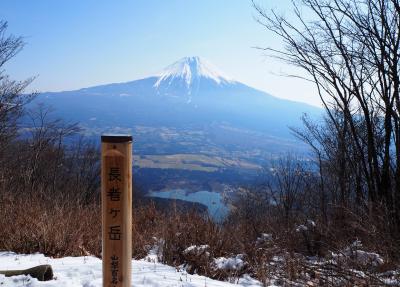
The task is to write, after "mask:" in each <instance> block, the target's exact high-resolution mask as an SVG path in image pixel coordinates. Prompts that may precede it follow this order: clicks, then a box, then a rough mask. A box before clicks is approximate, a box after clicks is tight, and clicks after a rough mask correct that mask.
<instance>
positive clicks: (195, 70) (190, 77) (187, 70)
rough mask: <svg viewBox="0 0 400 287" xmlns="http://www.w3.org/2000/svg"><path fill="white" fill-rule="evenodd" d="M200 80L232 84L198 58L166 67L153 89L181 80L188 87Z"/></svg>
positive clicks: (183, 59) (180, 61)
mask: <svg viewBox="0 0 400 287" xmlns="http://www.w3.org/2000/svg"><path fill="white" fill-rule="evenodd" d="M201 78H206V79H208V80H212V81H214V82H215V83H217V84H227V83H232V82H234V81H233V80H232V79H231V78H229V77H228V76H226V75H224V74H223V73H222V72H221V71H219V70H218V68H217V67H215V66H214V65H213V64H211V63H210V62H208V61H207V60H205V59H203V58H200V57H184V58H182V59H180V60H179V61H177V62H175V63H173V64H172V65H169V66H168V67H166V68H165V69H164V70H163V71H162V72H161V73H160V74H159V75H158V80H157V82H156V83H155V84H154V87H156V88H158V87H160V86H161V85H163V84H167V85H170V84H171V83H172V82H173V81H175V80H179V81H182V80H183V81H184V83H185V84H186V86H187V87H190V86H191V85H192V84H193V83H194V82H197V81H199V80H200V79H201Z"/></svg>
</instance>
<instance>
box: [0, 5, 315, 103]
mask: <svg viewBox="0 0 400 287" xmlns="http://www.w3.org/2000/svg"><path fill="white" fill-rule="evenodd" d="M259 2H261V3H262V5H263V6H264V7H265V8H267V9H269V8H277V9H278V10H280V11H282V12H284V13H286V12H287V11H288V10H289V7H290V4H289V3H290V1H289V0H275V1H273V0H269V1H268V0H266V1H261V0H260V1H259ZM254 16H255V10H254V9H253V7H252V4H251V1H248V0H202V1H194V0H168V1H163V0H157V1H156V0H146V1H145V0H143V1H138V0H135V1H130V0H120V1H105V0H85V1H80V0H69V1H53V0H36V1H23V0H2V2H1V8H0V19H2V20H6V21H8V24H9V29H8V30H9V32H11V33H13V34H15V35H21V36H24V38H25V42H26V46H25V48H24V50H23V51H22V52H21V53H20V54H19V55H18V56H17V57H16V58H14V59H13V60H12V61H11V62H10V63H9V64H8V65H7V66H6V67H5V68H6V70H7V72H8V73H9V74H10V75H11V76H12V77H13V78H15V79H24V78H27V77H29V76H37V78H36V79H35V81H34V82H33V84H32V85H31V89H33V90H37V91H61V90H73V89H78V88H83V87H88V86H94V85H98V84H106V83H114V82H124V81H130V80H134V79H138V78H142V77H145V76H147V75H151V74H154V73H156V72H158V71H160V70H162V69H163V68H164V67H165V66H167V65H169V64H171V63H173V62H175V61H176V60H178V59H180V58H182V57H184V56H202V57H204V58H206V59H208V60H209V61H210V62H212V63H213V64H214V65H216V66H217V67H219V69H220V70H222V71H224V72H225V74H227V75H229V76H230V77H232V78H234V79H236V80H238V81H241V82H243V83H245V84H248V85H250V86H253V87H255V88H258V89H261V90H264V91H266V92H269V93H271V94H273V95H275V96H277V97H282V98H287V99H291V100H296V101H303V102H308V103H310V104H314V105H318V104H319V99H318V96H317V95H316V92H315V89H314V87H313V86H312V85H311V84H310V83H306V82H304V81H302V80H299V79H293V78H287V77H283V76H280V75H281V74H284V73H293V72H297V71H294V70H293V68H292V67H288V66H286V65H284V64H283V63H281V62H278V61H276V60H273V59H271V58H268V57H266V56H265V55H264V54H263V52H262V51H260V50H257V49H255V48H254V47H256V46H259V47H265V46H273V47H280V45H281V43H280V42H279V39H277V38H276V37H275V36H274V35H273V34H272V33H271V32H269V31H267V30H265V28H263V27H262V26H261V25H260V24H258V23H257V22H256V21H255V20H254Z"/></svg>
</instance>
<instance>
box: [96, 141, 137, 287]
mask: <svg viewBox="0 0 400 287" xmlns="http://www.w3.org/2000/svg"><path fill="white" fill-rule="evenodd" d="M101 154H102V156H101V202H102V238H103V242H102V257H103V286H104V287H128V286H129V287H130V286H131V268H132V267H131V265H132V136H129V135H103V136H102V137H101Z"/></svg>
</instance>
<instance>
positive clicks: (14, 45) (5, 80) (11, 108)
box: [0, 21, 34, 144]
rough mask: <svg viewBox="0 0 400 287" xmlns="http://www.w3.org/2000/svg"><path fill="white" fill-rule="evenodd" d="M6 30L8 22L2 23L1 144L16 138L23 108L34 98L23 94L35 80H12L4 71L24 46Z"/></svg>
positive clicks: (0, 40) (0, 56)
mask: <svg viewBox="0 0 400 287" xmlns="http://www.w3.org/2000/svg"><path fill="white" fill-rule="evenodd" d="M6 30H7V22H4V21H0V144H4V143H5V142H6V141H7V140H9V139H10V138H12V137H13V136H15V133H16V131H17V120H18V119H19V117H20V116H21V113H22V111H23V106H24V105H25V104H26V103H27V102H28V101H29V100H31V99H32V97H33V96H34V95H32V94H29V95H25V94H23V92H24V90H25V88H26V87H27V86H28V85H29V84H30V83H31V82H32V80H33V78H29V79H27V80H24V81H15V80H11V79H10V78H9V76H8V75H7V74H5V72H4V70H3V66H4V65H5V64H6V63H7V62H8V61H9V60H11V59H12V58H13V57H14V56H15V55H16V54H18V52H20V51H21V49H22V48H23V46H24V42H23V40H22V38H21V37H15V36H13V35H6Z"/></svg>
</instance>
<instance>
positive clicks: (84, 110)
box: [35, 57, 320, 138]
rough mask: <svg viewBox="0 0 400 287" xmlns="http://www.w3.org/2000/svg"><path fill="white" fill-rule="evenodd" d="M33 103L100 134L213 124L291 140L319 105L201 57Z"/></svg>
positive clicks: (44, 95) (47, 95) (45, 95)
mask: <svg viewBox="0 0 400 287" xmlns="http://www.w3.org/2000/svg"><path fill="white" fill-rule="evenodd" d="M35 102H44V103H47V104H49V105H51V106H52V107H54V108H55V110H56V112H57V114H58V115H59V116H61V117H62V118H64V119H66V120H68V121H78V122H80V123H81V124H82V125H83V126H86V127H88V128H89V129H90V128H97V130H99V129H100V130H111V131H113V130H115V129H118V128H128V129H129V128H133V127H135V126H151V127H161V126H163V127H174V128H178V129H179V128H183V127H185V128H188V127H199V126H201V127H203V128H204V127H206V126H210V125H215V124H222V123H223V124H224V125H229V126H230V127H232V128H238V129H245V130H251V131H257V132H262V133H265V134H267V135H269V136H274V137H282V138H291V135H290V131H289V129H288V127H289V126H298V125H299V123H300V121H299V119H300V117H301V115H302V113H308V114H311V115H316V114H319V113H320V110H319V109H318V108H316V107H313V106H310V105H307V104H304V103H300V102H293V101H288V100H283V99H279V98H276V97H273V96H271V95H269V94H267V93H265V92H262V91H260V90H257V89H254V88H251V87H249V86H247V85H245V84H242V83H240V82H238V81H235V80H233V79H231V78H230V77H228V76H226V75H224V74H223V73H222V72H221V71H219V70H218V68H216V67H214V66H213V65H212V64H211V63H209V62H208V61H207V60H205V59H203V58H200V57H185V58H182V59H180V60H179V61H177V62H175V63H173V64H172V65H169V66H168V67H167V68H165V69H164V70H163V71H162V72H160V73H159V74H156V75H153V76H149V77H146V78H144V79H139V80H134V81H130V82H125V83H114V84H107V85H100V86H95V87H89V88H83V89H80V90H75V91H64V92H47V93H42V94H40V95H39V97H38V98H37V99H36V100H35Z"/></svg>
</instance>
